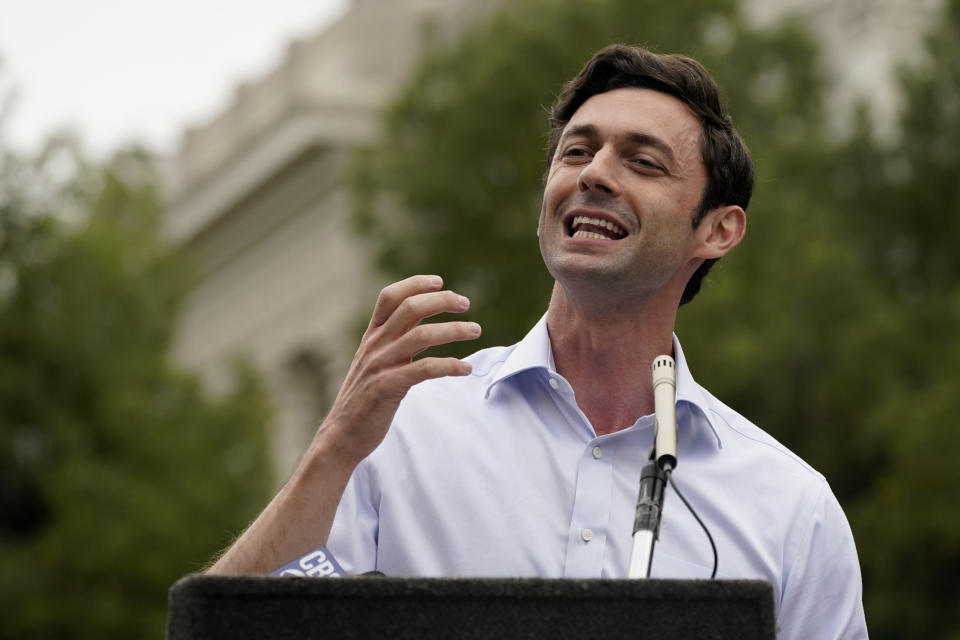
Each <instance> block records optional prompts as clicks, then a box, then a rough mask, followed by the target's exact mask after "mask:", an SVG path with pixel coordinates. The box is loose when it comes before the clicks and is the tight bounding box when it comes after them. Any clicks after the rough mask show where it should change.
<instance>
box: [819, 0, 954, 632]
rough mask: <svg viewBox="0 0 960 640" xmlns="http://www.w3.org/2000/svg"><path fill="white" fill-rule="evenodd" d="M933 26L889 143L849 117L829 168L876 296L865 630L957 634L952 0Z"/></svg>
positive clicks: (862, 508)
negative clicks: (868, 625) (879, 464)
mask: <svg viewBox="0 0 960 640" xmlns="http://www.w3.org/2000/svg"><path fill="white" fill-rule="evenodd" d="M934 24H935V26H934V28H933V30H932V31H931V33H930V34H929V35H928V37H927V40H926V50H925V53H926V56H925V59H924V60H923V62H922V63H921V64H919V65H916V66H913V67H906V68H903V69H901V73H900V80H901V86H902V89H903V94H902V99H903V109H902V111H901V114H900V127H899V130H898V132H897V138H896V140H893V141H890V142H877V141H876V139H875V137H874V136H871V135H870V133H869V129H868V127H867V125H866V124H865V123H866V121H867V118H866V117H865V116H863V117H861V118H860V126H859V127H858V131H857V134H856V135H855V136H854V138H853V140H852V141H851V143H850V145H849V146H848V148H847V149H846V150H845V158H844V161H843V164H842V167H843V172H842V173H841V174H840V175H839V176H838V178H839V180H840V183H841V185H842V188H841V189H840V192H841V194H842V195H843V196H844V205H845V209H846V211H847V212H848V215H847V216H846V218H845V219H846V221H847V223H848V225H849V228H850V236H851V237H852V238H855V239H856V241H857V245H858V246H859V249H860V251H861V253H862V254H863V255H864V256H865V258H866V260H865V261H866V264H867V265H868V266H869V268H870V269H871V272H872V273H873V274H874V275H875V277H876V279H877V280H878V281H879V283H880V285H881V287H882V293H883V298H882V302H883V305H882V308H877V309H876V312H875V315H873V316H872V317H869V318H865V320H866V323H865V324H866V325H867V330H868V331H867V332H865V334H866V335H869V336H870V337H869V338H867V339H864V340H861V342H863V345H862V346H863V350H862V351H861V353H860V354H859V355H860V356H861V357H860V364H861V366H863V365H864V364H866V365H867V366H869V368H870V375H869V376H868V379H869V380H870V382H871V383H872V385H873V389H872V395H871V396H864V399H865V400H867V402H865V403H864V407H863V412H864V413H863V419H864V420H866V421H867V422H868V424H869V425H870V428H871V429H873V430H875V431H876V433H877V434H878V435H879V436H880V437H882V438H885V439H886V441H887V444H886V447H885V453H886V464H885V465H884V467H883V468H881V469H879V473H878V474H877V478H876V480H875V482H874V483H873V486H872V487H871V489H870V493H869V495H868V496H866V499H865V500H863V501H862V502H861V503H859V504H858V505H857V508H856V509H855V510H854V511H853V516H854V519H855V522H856V524H857V526H858V528H859V529H860V530H861V531H862V534H863V535H862V536H861V540H862V542H861V547H862V551H861V553H862V555H863V567H864V574H865V577H866V579H867V580H868V582H869V584H870V586H871V588H870V590H869V591H868V592H867V605H868V606H869V607H870V609H871V611H872V612H873V615H874V620H875V621H876V628H875V630H874V631H875V633H874V634H873V635H874V637H875V638H902V637H929V638H953V639H957V638H960V626H958V625H957V624H956V622H955V621H956V611H955V609H956V603H957V602H958V601H960V585H958V584H957V582H956V580H955V577H956V568H957V567H960V510H958V509H957V505H958V504H960V474H958V473H957V470H956V460H957V459H958V457H960V431H958V430H957V429H956V427H955V424H954V420H956V419H957V417H958V416H960V391H958V389H960V332H958V327H960V252H958V251H957V247H956V239H957V237H958V236H960V182H958V179H957V178H958V176H960V0H948V1H947V2H945V3H944V7H943V13H942V16H941V17H940V19H939V20H936V21H935V22H934Z"/></svg>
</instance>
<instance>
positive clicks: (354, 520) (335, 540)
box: [326, 459, 379, 575]
mask: <svg viewBox="0 0 960 640" xmlns="http://www.w3.org/2000/svg"><path fill="white" fill-rule="evenodd" d="M372 475H373V473H372V470H371V468H370V464H369V459H367V460H364V461H363V462H361V463H360V465H359V466H357V468H356V469H355V470H354V472H353V475H352V476H351V477H350V481H349V482H348V483H347V488H346V489H345V490H344V492H343V497H342V498H341V499H340V505H339V506H338V507H337V513H336V516H335V517H334V520H333V527H332V528H331V529H330V537H329V538H328V539H327V545H326V546H327V549H329V550H330V552H331V553H332V554H333V557H334V558H335V559H336V560H337V562H339V563H340V566H341V567H343V570H344V572H345V573H346V574H347V575H358V574H361V573H366V572H368V571H374V570H376V568H377V536H378V531H379V498H378V491H377V488H376V484H375V483H374V482H373V481H372Z"/></svg>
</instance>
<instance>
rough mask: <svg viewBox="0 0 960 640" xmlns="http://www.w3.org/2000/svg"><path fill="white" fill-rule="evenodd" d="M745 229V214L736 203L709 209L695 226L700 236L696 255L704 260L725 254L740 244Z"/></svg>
mask: <svg viewBox="0 0 960 640" xmlns="http://www.w3.org/2000/svg"><path fill="white" fill-rule="evenodd" d="M746 230H747V216H746V214H745V213H744V212H743V209H741V208H740V207H738V206H737V205H725V206H722V207H717V208H715V209H711V210H710V211H708V212H707V214H706V215H705V216H704V217H703V220H701V221H700V225H699V226H698V227H697V231H698V233H699V235H700V238H701V243H700V249H699V251H697V254H696V255H697V257H698V258H704V259H705V260H706V259H710V258H720V257H722V256H725V255H726V254H727V253H728V252H729V251H730V250H731V249H733V248H734V247H735V246H737V245H738V244H740V241H741V240H743V234H744V233H745V232H746Z"/></svg>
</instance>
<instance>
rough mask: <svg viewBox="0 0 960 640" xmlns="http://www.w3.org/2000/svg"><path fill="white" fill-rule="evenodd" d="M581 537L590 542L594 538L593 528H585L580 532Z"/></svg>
mask: <svg viewBox="0 0 960 640" xmlns="http://www.w3.org/2000/svg"><path fill="white" fill-rule="evenodd" d="M580 537H581V538H583V541H584V542H590V541H591V540H593V530H592V529H584V530H583V531H581V532H580Z"/></svg>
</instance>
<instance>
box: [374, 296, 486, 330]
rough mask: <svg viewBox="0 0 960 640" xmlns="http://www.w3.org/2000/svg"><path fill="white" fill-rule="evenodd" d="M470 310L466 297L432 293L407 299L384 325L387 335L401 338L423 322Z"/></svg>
mask: <svg viewBox="0 0 960 640" xmlns="http://www.w3.org/2000/svg"><path fill="white" fill-rule="evenodd" d="M469 308H470V300H468V299H467V298H466V296H462V295H460V294H459V293H455V292H453V291H431V292H429V293H420V294H416V295H413V296H410V297H409V298H407V299H405V300H404V301H403V302H401V303H400V305H399V306H398V307H397V309H396V310H395V311H394V312H393V314H392V315H391V316H390V317H389V318H388V319H387V321H386V322H384V323H383V325H382V326H383V329H384V332H385V334H386V335H388V336H392V337H397V338H399V337H400V336H402V335H403V334H405V333H406V332H408V331H410V330H411V329H412V328H413V327H415V326H416V325H417V324H419V323H420V322H421V321H423V320H425V319H426V318H430V317H432V316H436V315H439V314H441V313H463V312H464V311H467V310H468V309H469Z"/></svg>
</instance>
